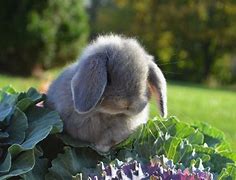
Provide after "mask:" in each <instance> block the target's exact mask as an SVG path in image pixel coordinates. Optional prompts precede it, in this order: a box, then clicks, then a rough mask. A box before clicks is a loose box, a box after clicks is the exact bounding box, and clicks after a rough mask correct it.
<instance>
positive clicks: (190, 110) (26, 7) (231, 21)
mask: <svg viewBox="0 0 236 180" xmlns="http://www.w3.org/2000/svg"><path fill="white" fill-rule="evenodd" d="M111 32H113V33H119V34H123V35H126V36H132V37H136V38H137V39H138V40H139V41H140V42H141V44H142V45H143V46H144V47H145V49H146V50H147V51H148V52H149V53H150V54H152V55H154V56H155V60H156V63H157V64H158V65H159V66H160V68H161V69H162V71H163V73H164V74H165V76H166V79H167V81H168V108H169V115H175V116H177V117H178V118H179V119H180V120H181V121H186V122H191V123H194V122H198V121H202V122H207V123H209V124H211V125H213V126H215V127H217V128H218V129H220V130H222V131H223V132H224V133H225V134H226V138H227V140H229V142H230V143H231V145H232V147H233V149H236V1H235V0H204V1H199V0H175V1H173V0H145V1H143V0H42V1H38V0H20V1H19V0H8V1H1V2H0V88H2V87H4V86H7V85H10V84H11V85H12V86H13V87H14V88H15V89H16V90H19V91H23V90H26V89H27V88H29V87H31V86H33V87H36V88H38V89H39V90H40V91H41V92H46V91H47V88H48V85H49V84H50V82H51V81H52V80H53V79H54V78H55V77H56V76H57V75H58V74H59V73H60V72H61V70H62V68H63V66H65V65H67V64H69V63H71V62H73V61H74V60H75V59H76V58H77V57H78V56H79V55H80V52H81V51H82V50H83V48H84V47H85V46H86V45H87V43H88V42H89V41H90V40H92V39H94V38H95V37H96V36H97V35H99V34H106V33H111ZM157 112H158V110H157V108H156V106H155V103H154V102H153V103H152V106H151V116H154V115H156V114H157Z"/></svg>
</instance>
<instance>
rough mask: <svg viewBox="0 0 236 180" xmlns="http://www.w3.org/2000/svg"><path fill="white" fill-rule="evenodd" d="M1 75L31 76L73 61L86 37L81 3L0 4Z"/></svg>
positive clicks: (51, 0) (76, 0)
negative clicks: (41, 69) (36, 68)
mask: <svg viewBox="0 0 236 180" xmlns="http://www.w3.org/2000/svg"><path fill="white" fill-rule="evenodd" d="M0 27H1V28H0V38H1V40H0V72H5V73H11V74H20V75H30V74H31V72H32V69H33V68H34V66H35V65H36V64H41V65H42V66H43V67H44V68H50V67H53V66H57V65H62V64H65V63H66V62H67V61H70V60H73V59H75V57H76V56H77V55H78V53H79V52H80V50H81V48H82V47H83V46H84V45H85V43H86V41H87V37H88V23H87V15H86V12H85V9H84V5H83V1H82V0H67V1H64V0H58V1H56V0H43V1H37V0H32V1H29V0H26V1H17V0H9V1H1V2H0Z"/></svg>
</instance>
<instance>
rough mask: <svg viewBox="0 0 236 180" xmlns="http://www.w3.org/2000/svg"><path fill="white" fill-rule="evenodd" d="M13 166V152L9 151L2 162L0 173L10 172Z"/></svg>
mask: <svg viewBox="0 0 236 180" xmlns="http://www.w3.org/2000/svg"><path fill="white" fill-rule="evenodd" d="M10 168H11V154H10V153H9V152H8V153H7V156H6V157H5V159H4V161H3V162H2V163H1V164H0V174H1V173H5V172H8V171H9V170H10Z"/></svg>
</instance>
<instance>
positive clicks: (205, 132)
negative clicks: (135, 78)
mask: <svg viewBox="0 0 236 180" xmlns="http://www.w3.org/2000/svg"><path fill="white" fill-rule="evenodd" d="M44 99H45V96H44V95H41V94H39V93H38V92H37V91H36V90H35V89H33V88H31V89H29V90H28V91H27V92H26V93H17V92H15V90H14V89H12V88H9V87H8V88H5V89H3V90H2V91H0V149H1V151H0V152H1V154H0V155H1V161H0V179H7V178H10V177H13V176H16V177H20V178H22V179H26V180H30V179H35V180H40V179H47V180H52V179H57V180H63V179H89V178H90V179H121V178H123V179H132V178H133V179H134V178H136V179H158V178H159V179H160V178H162V179H180V180H182V179H235V178H236V153H234V152H233V151H232V150H231V148H230V146H229V144H228V143H227V142H226V141H225V137H224V134H223V133H222V132H220V131H219V130H217V129H215V128H213V127H211V126H209V125H207V124H203V123H199V124H194V125H189V124H187V123H183V122H180V121H179V120H178V119H177V118H176V117H170V118H168V119H161V118H157V117H156V118H154V119H152V120H149V121H148V122H147V123H146V124H144V125H142V126H140V128H139V129H137V131H135V132H134V133H133V134H132V135H131V136H130V137H129V138H127V139H126V140H124V141H123V142H122V143H120V144H118V145H117V146H115V147H113V148H112V150H111V151H110V152H109V153H107V154H101V153H99V152H96V150H95V149H94V147H93V146H92V145H90V144H87V143H84V142H79V141H78V140H75V139H73V138H71V137H69V136H68V135H66V134H64V133H62V121H61V120H60V118H59V116H58V114H57V113H56V112H54V111H50V110H48V109H46V108H44V107H40V106H39V105H38V103H39V102H42V101H43V100H44ZM55 133H56V134H55ZM49 134H54V135H50V136H49Z"/></svg>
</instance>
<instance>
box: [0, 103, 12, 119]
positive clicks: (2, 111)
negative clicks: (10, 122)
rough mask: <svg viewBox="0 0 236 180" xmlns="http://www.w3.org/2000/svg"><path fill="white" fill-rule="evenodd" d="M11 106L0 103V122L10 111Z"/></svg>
mask: <svg viewBox="0 0 236 180" xmlns="http://www.w3.org/2000/svg"><path fill="white" fill-rule="evenodd" d="M12 108H13V107H12V106H10V105H9V104H6V103H1V104H0V122H1V121H3V120H4V119H5V118H6V117H7V116H8V115H9V114H10V113H11V112H12Z"/></svg>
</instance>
